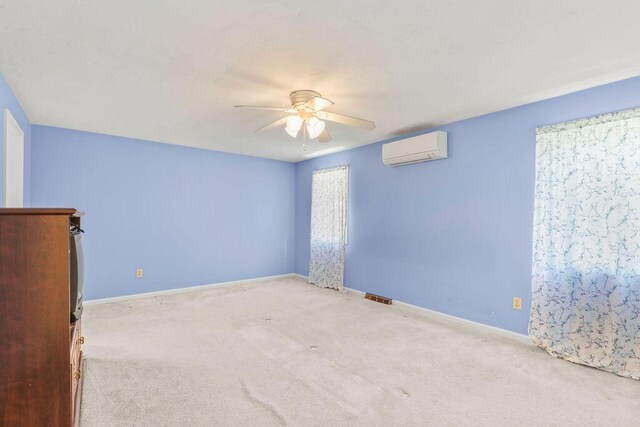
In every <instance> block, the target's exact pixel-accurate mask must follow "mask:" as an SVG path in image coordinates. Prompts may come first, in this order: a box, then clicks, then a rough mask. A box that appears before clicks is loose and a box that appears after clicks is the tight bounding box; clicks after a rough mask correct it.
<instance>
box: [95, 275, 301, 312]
mask: <svg viewBox="0 0 640 427" xmlns="http://www.w3.org/2000/svg"><path fill="white" fill-rule="evenodd" d="M294 276H299V275H297V274H295V273H286V274H276V275H275V276H262V277H255V278H253V279H244V280H232V281H230V282H219V283H211V284H208V285H199V286H189V287H186V288H174V289H166V290H164V291H155V292H145V293H142V294H132V295H122V296H119V297H111V298H99V299H91V300H87V301H84V302H83V305H85V306H91V305H100V304H108V303H111V302H118V301H127V300H132V299H140V298H151V297H156V296H159V295H167V294H181V293H187V292H194V291H203V290H205V289H211V288H219V287H226V286H236V285H242V284H245V283H252V282H260V281H263V280H272V279H279V278H283V277H294Z"/></svg>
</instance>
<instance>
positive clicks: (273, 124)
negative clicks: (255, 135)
mask: <svg viewBox="0 0 640 427" xmlns="http://www.w3.org/2000/svg"><path fill="white" fill-rule="evenodd" d="M288 118H289V116H287V117H283V118H281V119H278V120H276V121H275V122H271V123H269V124H268V125H266V126H263V127H261V128H260V129H258V130H256V132H264V131H266V130H269V129H273V128H276V127H278V126H282V125H283V124H285V123H287V119H288Z"/></svg>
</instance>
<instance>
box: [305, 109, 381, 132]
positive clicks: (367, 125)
mask: <svg viewBox="0 0 640 427" xmlns="http://www.w3.org/2000/svg"><path fill="white" fill-rule="evenodd" d="M316 116H318V118H320V119H322V120H328V121H330V122H336V123H340V124H343V125H347V126H355V127H359V128H363V129H368V130H371V129H375V128H376V124H375V123H374V122H371V121H369V120H363V119H358V118H356V117H351V116H345V115H344V114H336V113H329V112H328V111H318V112H317V113H316Z"/></svg>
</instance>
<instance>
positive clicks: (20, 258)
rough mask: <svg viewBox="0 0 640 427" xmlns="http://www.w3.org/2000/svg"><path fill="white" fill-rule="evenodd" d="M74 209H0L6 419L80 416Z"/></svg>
mask: <svg viewBox="0 0 640 427" xmlns="http://www.w3.org/2000/svg"><path fill="white" fill-rule="evenodd" d="M71 223H74V224H76V225H77V226H78V227H79V226H80V217H79V216H76V210H75V209H0V425H1V426H28V427H38V426H71V425H79V422H80V417H79V415H80V398H81V394H82V393H81V391H82V390H81V389H82V350H81V345H82V343H83V342H84V338H83V337H82V335H81V326H80V321H77V322H74V323H71V322H70V307H69V305H70V304H69V299H70V298H69V292H70V290H69V278H70V270H69V269H70V267H69V266H70V264H69V262H70V260H69V251H70V245H69V227H70V225H71Z"/></svg>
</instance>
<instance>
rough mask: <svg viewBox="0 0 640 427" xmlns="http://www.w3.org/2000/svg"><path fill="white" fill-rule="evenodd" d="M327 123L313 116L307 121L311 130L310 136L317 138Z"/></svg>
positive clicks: (309, 130)
mask: <svg viewBox="0 0 640 427" xmlns="http://www.w3.org/2000/svg"><path fill="white" fill-rule="evenodd" d="M324 126H325V123H324V121H322V120H319V119H318V118H317V117H312V118H311V119H309V122H308V123H307V131H308V132H309V138H311V139H316V138H317V137H319V136H320V134H321V133H322V131H323V130H324Z"/></svg>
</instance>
